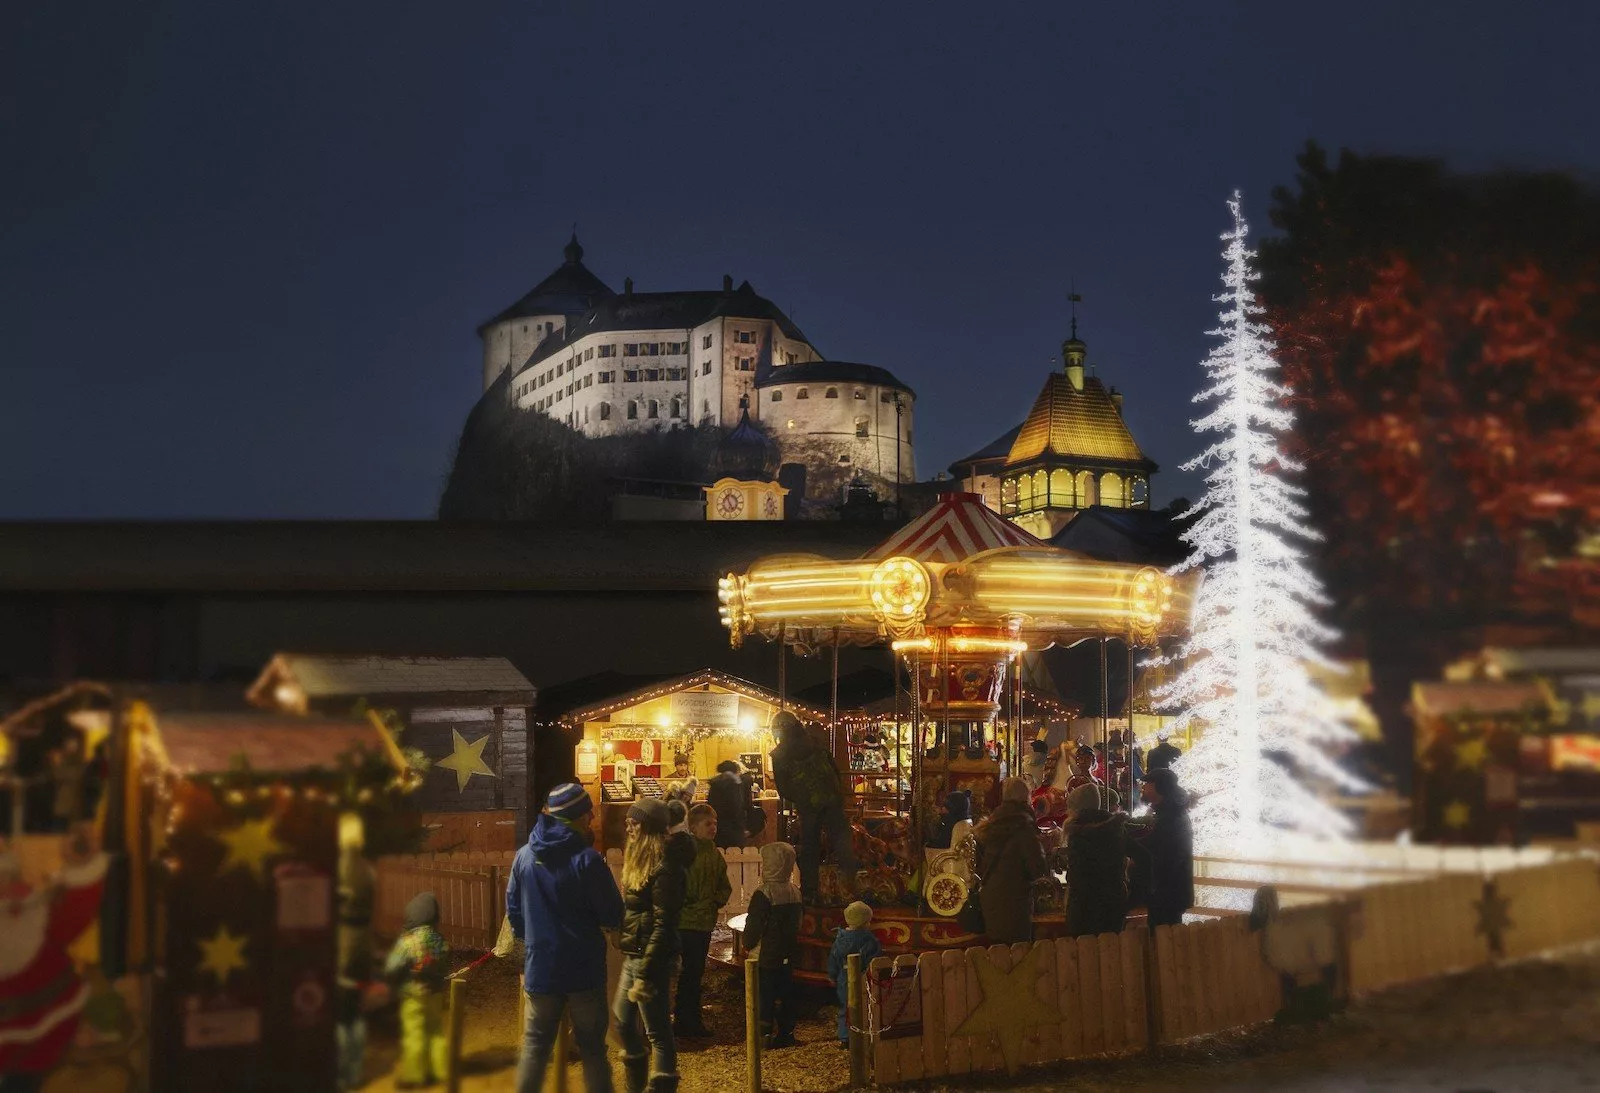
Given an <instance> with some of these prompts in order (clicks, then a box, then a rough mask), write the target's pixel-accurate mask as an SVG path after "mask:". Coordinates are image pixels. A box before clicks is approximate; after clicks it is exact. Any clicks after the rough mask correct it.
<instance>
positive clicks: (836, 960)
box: [828, 900, 883, 1047]
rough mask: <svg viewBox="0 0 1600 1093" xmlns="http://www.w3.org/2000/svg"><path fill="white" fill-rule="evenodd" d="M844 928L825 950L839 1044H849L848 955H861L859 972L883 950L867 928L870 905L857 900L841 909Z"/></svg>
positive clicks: (875, 936)
mask: <svg viewBox="0 0 1600 1093" xmlns="http://www.w3.org/2000/svg"><path fill="white" fill-rule="evenodd" d="M844 924H845V928H844V929H842V930H840V931H838V932H837V933H836V934H834V935H833V948H832V949H831V950H829V952H828V978H829V979H830V980H832V981H833V989H834V993H835V994H836V995H837V996H838V998H839V1044H840V1046H841V1047H848V1046H849V1044H850V976H849V974H848V969H849V966H850V955H851V954H852V953H860V954H861V973H862V974H863V975H865V974H866V971H867V965H868V964H870V963H872V960H873V958H874V957H876V956H878V955H880V954H881V953H882V952H883V946H882V945H881V944H879V943H878V935H877V934H874V933H873V932H872V930H871V929H870V927H871V925H872V908H871V907H868V906H867V905H866V904H865V903H862V902H861V901H860V900H856V901H855V902H854V903H852V904H851V905H850V906H848V907H846V908H845V909H844Z"/></svg>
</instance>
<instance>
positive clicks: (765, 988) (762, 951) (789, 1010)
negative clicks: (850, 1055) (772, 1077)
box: [744, 843, 802, 1048]
mask: <svg viewBox="0 0 1600 1093" xmlns="http://www.w3.org/2000/svg"><path fill="white" fill-rule="evenodd" d="M794 867H795V853H794V847H792V846H790V845H789V844H788V843H768V844H767V845H766V846H763V847H762V848H761V887H760V888H758V889H757V890H756V892H755V894H754V895H752V896H751V897H750V909H749V911H748V912H746V914H745V925H744V945H745V951H746V952H748V953H749V954H750V955H751V956H754V957H756V962H757V964H758V965H759V967H760V995H761V997H760V1001H761V1032H762V1035H764V1036H765V1037H766V1046H767V1047H768V1048H782V1047H794V1046H795V1039H794V1026H795V1012H794V978H793V977H794V964H795V963H796V961H797V959H798V957H799V955H800V953H799V950H800V941H799V938H800V915H801V911H802V908H801V906H800V889H799V888H798V887H796V886H795V883H794V880H793V877H794Z"/></svg>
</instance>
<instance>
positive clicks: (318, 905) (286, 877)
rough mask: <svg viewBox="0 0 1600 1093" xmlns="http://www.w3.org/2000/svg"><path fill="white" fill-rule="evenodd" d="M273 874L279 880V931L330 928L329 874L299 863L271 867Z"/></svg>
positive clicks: (310, 930) (331, 904) (331, 912)
mask: <svg viewBox="0 0 1600 1093" xmlns="http://www.w3.org/2000/svg"><path fill="white" fill-rule="evenodd" d="M273 875H274V877H275V879H276V880H277V882H278V930H279V932H280V933H297V932H300V931H308V932H321V931H325V930H328V929H330V928H331V926H332V917H333V882H332V878H330V877H329V876H328V874H326V873H323V872H320V871H318V870H316V869H313V868H312V867H311V866H309V865H305V864H303V863H301V862H287V863H285V864H283V865H280V866H278V867H277V868H276V869H274V870H273Z"/></svg>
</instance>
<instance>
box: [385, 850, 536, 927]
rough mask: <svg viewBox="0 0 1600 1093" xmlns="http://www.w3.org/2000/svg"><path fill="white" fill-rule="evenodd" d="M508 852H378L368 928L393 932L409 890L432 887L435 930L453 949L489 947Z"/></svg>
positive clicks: (500, 907) (499, 914)
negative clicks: (436, 906)
mask: <svg viewBox="0 0 1600 1093" xmlns="http://www.w3.org/2000/svg"><path fill="white" fill-rule="evenodd" d="M513 857H514V855H513V854H511V853H509V852H505V851H474V852H472V853H468V854H414V855H408V856H404V857H390V858H379V859H378V861H377V865H376V872H377V899H376V901H375V906H374V908H373V916H372V923H373V929H374V930H375V931H376V933H377V934H378V936H379V937H383V938H390V937H397V936H399V934H400V932H401V931H402V929H403V928H404V924H405V907H406V904H407V903H409V902H410V901H411V899H412V897H413V896H416V895H417V894H419V893H421V892H432V893H433V894H434V896H435V897H437V898H438V900H439V932H440V933H441V934H443V935H444V939H445V941H446V942H448V943H449V945H450V947H451V948H453V949H489V948H492V947H493V946H494V943H495V939H496V938H498V937H499V935H500V921H501V919H503V918H504V917H505V892H506V879H507V877H508V876H509V875H510V870H511V861H512V858H513Z"/></svg>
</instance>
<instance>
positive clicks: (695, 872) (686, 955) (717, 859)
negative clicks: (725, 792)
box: [673, 804, 733, 1036]
mask: <svg viewBox="0 0 1600 1093" xmlns="http://www.w3.org/2000/svg"><path fill="white" fill-rule="evenodd" d="M688 819H689V834H690V835H692V836H693V837H694V863H693V864H692V865H690V866H689V883H688V889H687V892H686V894H685V896H684V901H683V913H682V915H680V916H679V918H678V939H679V941H680V943H681V946H682V953H683V970H682V971H681V972H679V973H678V997H677V1004H676V1008H675V1009H674V1010H673V1032H674V1034H675V1035H678V1036H709V1035H710V1033H709V1032H708V1031H707V1030H706V1026H705V1023H704V1021H702V1020H701V1017H700V982H701V980H702V979H704V978H705V974H706V957H707V955H708V954H709V953H710V951H711V929H712V927H714V926H715V925H716V924H717V910H718V908H720V907H721V906H722V905H723V904H725V903H727V902H728V899H729V898H730V897H731V896H732V895H733V885H732V884H730V883H729V882H728V865H727V862H726V861H724V860H723V857H722V851H720V850H718V849H717V842H716V839H717V810H716V809H714V808H712V807H711V806H710V805H708V804H698V805H695V806H694V807H693V808H691V809H690V810H689V817H688Z"/></svg>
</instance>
